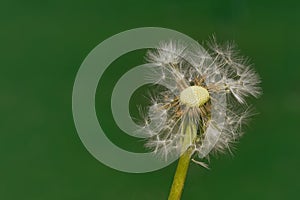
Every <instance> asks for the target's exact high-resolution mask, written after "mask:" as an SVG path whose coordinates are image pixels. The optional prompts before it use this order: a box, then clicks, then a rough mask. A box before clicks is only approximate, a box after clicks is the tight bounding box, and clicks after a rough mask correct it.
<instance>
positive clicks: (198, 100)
mask: <svg viewBox="0 0 300 200" xmlns="http://www.w3.org/2000/svg"><path fill="white" fill-rule="evenodd" d="M208 100H209V93H208V91H207V90H206V89H205V88H204V87H201V86H195V85H194V86H189V87H187V88H185V89H184V90H183V91H182V92H181V93H180V102H181V103H182V104H185V105H186V106H188V107H199V106H202V105H204V104H205V103H206V102H207V101H208Z"/></svg>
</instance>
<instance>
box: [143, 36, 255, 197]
mask: <svg viewBox="0 0 300 200" xmlns="http://www.w3.org/2000/svg"><path fill="white" fill-rule="evenodd" d="M208 47H209V51H206V50H204V49H203V48H202V47H201V46H200V45H199V46H190V45H187V44H185V43H183V42H181V41H168V42H162V43H161V44H159V46H158V47H157V48H156V49H154V50H149V51H148V52H147V55H146V59H147V61H148V62H149V63H152V64H153V65H154V67H153V73H152V74H149V77H148V78H150V79H153V80H155V83H157V84H159V85H163V86H165V87H166V90H163V91H161V92H160V93H159V94H158V95H156V96H152V97H151V101H152V105H151V106H150V107H149V109H148V113H147V115H145V116H147V117H146V118H145V124H144V125H143V127H142V128H141V131H144V132H145V133H146V134H148V136H149V138H148V141H147V143H146V146H147V148H149V149H151V150H152V151H153V152H154V153H156V154H157V155H160V156H162V157H163V158H164V159H168V157H170V156H172V155H179V156H180V159H179V162H178V167H177V170H176V173H175V177H174V181H173V184H172V188H171V192H170V196H169V199H180V196H181V193H182V188H183V185H184V180H185V177H186V173H187V169H188V166H189V162H190V160H192V161H193V162H195V163H197V164H200V165H202V166H204V167H208V166H207V164H206V163H205V162H204V159H207V160H208V159H209V156H210V155H211V154H213V153H219V152H220V153H224V152H226V151H227V150H228V151H229V152H231V148H232V145H233V144H234V143H236V141H237V140H238V138H239V137H240V136H241V135H242V134H243V129H242V128H243V125H244V124H245V123H246V122H247V121H248V119H249V117H251V116H252V109H251V106H250V105H249V104H248V103H247V99H248V98H249V97H255V98H257V97H259V95H260V94H261V88H260V87H259V83H260V78H259V76H258V75H257V73H256V72H255V71H254V70H253V68H251V66H250V65H248V62H247V59H245V58H243V57H241V56H239V54H238V53H237V51H236V50H235V46H234V45H233V44H232V43H226V44H225V45H218V44H217V43H216V41H215V39H214V38H213V39H212V41H211V42H210V43H208Z"/></svg>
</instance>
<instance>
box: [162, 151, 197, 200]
mask: <svg viewBox="0 0 300 200" xmlns="http://www.w3.org/2000/svg"><path fill="white" fill-rule="evenodd" d="M191 156H192V149H191V148H189V149H188V150H187V151H186V152H185V153H183V154H182V155H181V157H180V158H179V162H178V165H177V169H176V172H175V176H174V180H173V184H172V187H171V191H170V194H169V198H168V200H180V198H181V194H182V191H183V186H184V182H185V179H186V174H187V171H188V168H189V164H190V159H191Z"/></svg>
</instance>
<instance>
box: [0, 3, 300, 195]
mask: <svg viewBox="0 0 300 200" xmlns="http://www.w3.org/2000/svg"><path fill="white" fill-rule="evenodd" d="M299 21H300V3H298V1H284V2H283V1H258V0H256V1H254V0H253V1H250V0H248V1H246V0H225V1H216V0H212V1H208V0H206V1H199V0H198V1H118V2H117V1H106V2H101V1H71V0H67V1H58V0H52V1H37V0H35V1H32V0H28V1H20V0H19V1H16V0H10V1H8V0H7V1H3V0H2V1H1V2H0V22H1V31H0V38H1V43H0V44H1V45H0V51H1V56H0V58H1V72H0V74H1V77H0V81H1V95H0V102H1V104H0V110H1V120H0V157H1V159H0V199H1V200H2V199H3V200H11V199H12V200H15V199H26V200H41V199H43V200H44V199H45V200H47V199H49V200H50V199H51V200H52V199H64V200H68V199H72V200H73V199H79V200H81V199H144V200H151V199H166V198H167V195H168V192H169V187H170V185H171V182H172V178H173V174H174V171H175V167H176V163H173V164H172V165H170V166H168V167H166V168H164V169H161V170H159V171H156V172H151V173H145V174H127V173H123V172H119V171H116V170H113V169H110V168H108V167H106V166H104V165H103V164H101V163H100V162H99V161H97V160H96V159H94V158H93V157H92V155H90V154H89V153H88V152H87V150H86V149H85V147H84V146H83V144H82V143H81V141H80V139H79V137H78V135H77V132H76V130H75V127H74V123H73V118H72V110H71V95H72V87H73V82H74V79H75V76H76V72H77V70H78V69H79V66H80V64H81V62H82V61H83V59H84V58H85V57H86V56H87V54H88V53H89V52H90V51H91V50H92V49H93V48H94V47H95V46H96V45H97V44H99V43H100V42H101V41H103V40H105V39H106V38H108V37H110V36H112V35H114V34H117V33H119V32H121V31H124V30H127V29H131V28H137V27H144V26H157V27H165V28H170V29H174V30H177V31H180V32H182V33H185V34H187V35H189V36H191V37H192V38H194V39H196V40H198V41H200V42H201V41H203V40H207V39H208V37H209V36H211V35H212V34H213V33H215V34H216V36H217V37H218V38H219V40H220V41H226V40H234V41H236V43H237V44H238V45H239V48H240V49H241V52H242V53H243V54H245V55H248V56H249V57H250V58H252V62H253V63H255V68H256V70H257V71H258V72H259V74H260V75H261V77H262V80H263V83H262V87H263V90H264V95H263V96H262V98H260V99H259V100H258V101H255V105H256V107H257V110H258V112H259V113H260V115H258V116H256V117H255V118H254V120H253V121H252V122H251V125H250V127H249V128H248V129H247V134H246V135H245V136H244V137H243V138H242V140H241V142H240V143H239V144H238V145H237V150H236V151H235V156H234V157H231V156H219V157H218V158H213V159H212V160H211V165H210V166H211V168H212V169H211V170H210V171H208V170H205V169H204V168H201V167H199V166H197V165H195V164H192V165H191V167H190V170H189V174H188V178H187V182H186V187H185V190H184V194H183V199H190V200H193V199H200V200H201V199H208V200H212V199H231V200H233V199H251V200H252V199H272V200H275V199H300V195H299V191H300V183H299V180H300V172H299V169H300V156H299V150H300V145H299V142H300V131H299V119H300V105H299V103H300V89H299V85H300V66H299V53H300V52H299V50H300V48H299V46H300V40H299V35H300V26H299ZM144 53H145V51H136V52H132V53H129V54H126V55H124V56H122V57H120V58H119V59H118V60H116V61H115V62H114V63H113V64H112V65H111V66H110V67H109V69H108V70H107V71H106V72H105V74H104V76H103V78H102V79H101V80H100V83H99V88H98V89H99V90H98V92H97V95H96V108H97V112H98V117H99V121H100V123H101V125H102V126H103V128H104V130H105V131H106V133H107V136H108V137H109V138H110V139H111V140H112V141H113V142H114V143H115V144H117V145H118V146H121V147H122V148H124V149H128V150H132V151H143V148H142V142H141V141H139V140H136V139H134V138H131V137H129V136H127V135H126V134H125V133H123V132H122V131H120V129H119V128H118V127H117V126H116V124H115V122H114V121H113V118H112V114H111V111H110V95H111V92H112V89H113V87H114V84H115V83H116V81H117V80H118V79H119V78H120V77H121V75H122V74H124V73H125V72H126V71H128V70H129V69H130V68H132V67H133V66H135V65H139V64H142V63H143V62H144V60H143V56H144ZM100 85H101V86H100ZM142 91H143V90H139V91H138V92H137V93H136V95H135V97H133V99H132V105H131V108H132V111H131V112H132V113H133V115H134V113H135V112H136V111H135V106H133V105H134V104H135V103H138V102H142V98H139V94H140V93H142Z"/></svg>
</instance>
